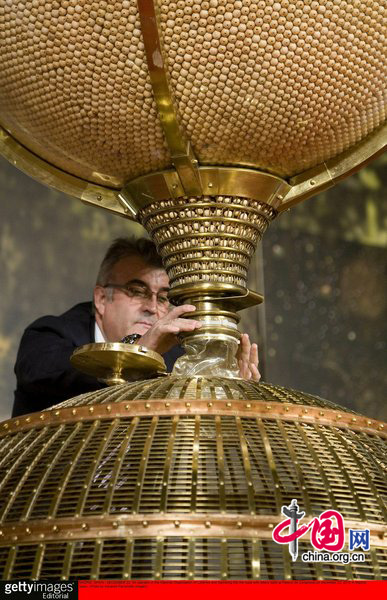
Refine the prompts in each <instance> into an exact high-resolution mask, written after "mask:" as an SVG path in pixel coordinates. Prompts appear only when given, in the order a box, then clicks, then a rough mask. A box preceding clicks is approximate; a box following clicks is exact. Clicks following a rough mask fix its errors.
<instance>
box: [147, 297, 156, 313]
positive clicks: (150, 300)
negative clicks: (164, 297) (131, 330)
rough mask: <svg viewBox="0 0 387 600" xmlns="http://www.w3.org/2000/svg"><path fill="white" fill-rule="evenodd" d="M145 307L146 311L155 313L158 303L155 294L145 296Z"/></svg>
mask: <svg viewBox="0 0 387 600" xmlns="http://www.w3.org/2000/svg"><path fill="white" fill-rule="evenodd" d="M145 307H146V310H147V311H148V312H150V313H152V315H153V314H156V313H157V309H158V303H157V295H156V294H152V295H149V296H148V297H147V298H146V301H145Z"/></svg>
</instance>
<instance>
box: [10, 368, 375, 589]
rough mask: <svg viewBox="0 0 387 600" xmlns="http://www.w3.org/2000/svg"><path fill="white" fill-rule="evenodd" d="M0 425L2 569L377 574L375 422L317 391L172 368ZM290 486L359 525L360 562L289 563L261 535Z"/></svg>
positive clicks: (117, 574) (312, 506) (20, 573)
mask: <svg viewBox="0 0 387 600" xmlns="http://www.w3.org/2000/svg"><path fill="white" fill-rule="evenodd" d="M0 432H1V447H0V448H1V449H0V469H1V471H0V479H1V484H0V505H1V506H2V509H1V520H0V527H1V535H0V575H1V577H2V578H3V579H6V578H11V579H18V578H26V577H27V578H28V577H32V578H41V579H44V578H59V577H63V578H72V577H74V578H101V579H114V578H121V579H122V578H131V579H158V578H163V579H193V578H196V579H201V578H203V579H220V578H227V579H352V578H354V579H370V578H371V579H372V578H383V577H384V578H385V577H386V576H387V571H386V564H387V560H386V559H387V549H386V541H385V538H384V537H383V531H385V529H386V528H385V523H386V516H385V515H386V507H385V498H386V492H387V482H386V477H385V470H384V468H385V467H386V447H385V437H386V434H385V432H384V430H383V425H382V424H380V423H379V422H377V421H374V420H372V419H366V418H365V417H361V416H360V415H357V414H356V413H353V412H351V411H349V410H345V409H342V408H339V407H337V406H335V405H333V404H331V403H329V402H327V401H324V400H322V399H320V398H318V397H314V396H310V395H307V394H303V393H300V392H295V391H292V390H287V389H284V388H280V387H276V386H272V385H268V384H257V383H253V382H247V381H243V380H238V379H229V380H227V379H225V378H216V377H214V378H202V377H196V378H187V377H174V376H168V377H165V378H162V379H156V380H148V381H143V382H139V383H132V384H124V385H119V386H116V387H112V388H108V389H104V390H100V391H98V392H93V393H89V394H84V395H82V396H78V397H77V398H74V399H71V400H68V401H66V402H64V403H62V404H60V405H58V406H56V407H54V408H52V409H51V410H47V411H44V412H41V413H35V414H31V415H28V416H25V417H20V418H18V419H12V420H10V421H8V422H5V423H3V424H2V425H1V427H0ZM293 498H297V499H298V502H299V504H300V505H301V506H302V507H303V510H305V513H306V518H307V517H309V516H316V515H318V514H319V513H321V512H322V511H324V510H327V509H335V510H337V511H339V512H341V514H342V515H343V517H344V519H345V524H346V527H356V528H364V527H367V528H369V529H370V532H371V549H370V552H369V553H366V561H365V562H364V563H359V564H347V565H344V564H317V563H305V562H302V561H301V560H298V561H296V562H292V561H291V558H290V555H289V551H288V548H287V546H279V545H277V544H276V543H275V542H274V541H273V540H272V537H271V535H272V529H273V526H275V525H276V524H277V523H278V522H279V521H281V519H282V518H281V514H280V511H281V506H282V505H284V504H288V503H290V501H291V500H292V499H293ZM310 548H311V546H310V543H309V541H308V540H306V539H305V540H301V541H300V551H304V550H305V551H306V550H308V549H310Z"/></svg>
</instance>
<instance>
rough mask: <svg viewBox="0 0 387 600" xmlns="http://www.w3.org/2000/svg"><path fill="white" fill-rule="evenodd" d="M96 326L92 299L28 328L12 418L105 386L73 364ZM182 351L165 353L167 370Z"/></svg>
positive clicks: (18, 364)
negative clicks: (78, 348) (76, 350)
mask: <svg viewBox="0 0 387 600" xmlns="http://www.w3.org/2000/svg"><path fill="white" fill-rule="evenodd" d="M94 327H95V319H94V316H93V314H92V304H91V302H83V303H81V304H77V305H76V306H73V308H71V309H70V310H68V311H67V312H65V313H63V315H60V316H58V317H53V316H47V317H41V318H40V319H37V321H34V323H32V324H31V325H29V327H27V329H26V330H25V332H24V334H23V337H22V339H21V342H20V347H19V351H18V354H17V358H16V364H15V374H16V380H17V387H16V391H15V401H14V405H13V410H12V416H13V417H17V416H19V415H23V414H26V413H31V412H35V411H40V410H44V409H45V408H48V407H49V406H53V405H54V404H58V403H59V402H63V400H67V399H68V398H72V397H74V396H77V395H78V394H84V393H85V392H91V391H93V390H98V389H100V388H103V387H105V385H104V384H102V383H99V382H98V381H97V380H96V379H95V378H93V377H90V376H88V375H84V374H83V373H81V372H80V371H77V370H76V369H74V368H73V367H72V366H71V364H70V356H71V355H72V353H73V351H74V350H75V348H77V347H78V346H82V345H83V344H90V343H92V342H94ZM182 354H183V350H182V348H181V347H179V346H176V347H175V348H172V349H171V350H170V351H169V352H167V353H166V354H164V360H165V362H166V365H167V370H168V372H170V371H171V370H172V367H173V365H174V363H175V360H176V359H177V358H178V357H179V356H181V355H182Z"/></svg>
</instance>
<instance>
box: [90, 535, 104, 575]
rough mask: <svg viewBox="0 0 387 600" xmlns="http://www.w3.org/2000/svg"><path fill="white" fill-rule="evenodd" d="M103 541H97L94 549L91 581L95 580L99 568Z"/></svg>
mask: <svg viewBox="0 0 387 600" xmlns="http://www.w3.org/2000/svg"><path fill="white" fill-rule="evenodd" d="M102 548H103V541H102V540H97V543H96V545H95V548H94V554H93V562H92V563H91V579H97V577H98V573H99V570H100V567H101V557H102Z"/></svg>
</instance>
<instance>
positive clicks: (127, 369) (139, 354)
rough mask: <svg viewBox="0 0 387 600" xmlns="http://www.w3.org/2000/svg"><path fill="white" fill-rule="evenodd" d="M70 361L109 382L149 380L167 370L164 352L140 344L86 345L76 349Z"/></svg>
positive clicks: (114, 383)
mask: <svg viewBox="0 0 387 600" xmlns="http://www.w3.org/2000/svg"><path fill="white" fill-rule="evenodd" d="M70 362H71V364H72V365H73V367H75V368H76V369H78V370H79V371H82V372H83V373H86V374H87V375H91V376H93V377H97V378H98V379H99V380H101V381H103V382H105V383H107V384H108V385H117V384H120V383H126V382H127V381H132V380H136V379H144V378H145V379H146V378H147V377H149V376H150V375H154V374H156V373H159V374H162V373H164V372H165V371H166V365H165V362H164V359H163V357H162V356H161V355H160V354H158V353H157V352H154V351H153V350H149V349H148V348H145V346H140V345H138V344H121V343H98V344H86V345H85V346H80V347H79V348H77V349H76V350H75V351H74V352H73V354H72V356H71V358H70Z"/></svg>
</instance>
